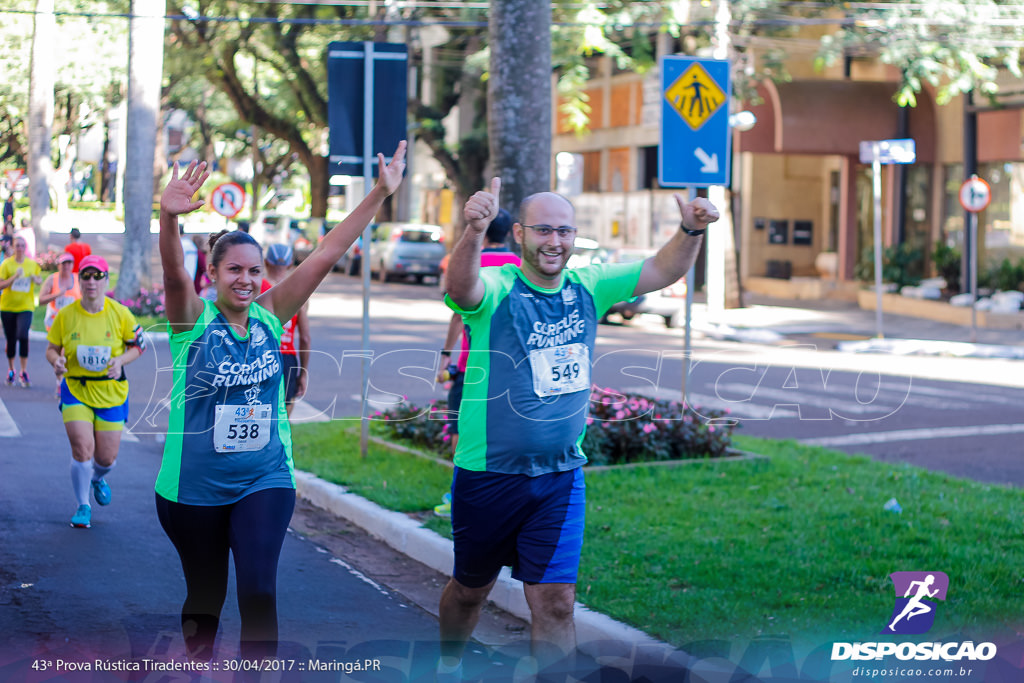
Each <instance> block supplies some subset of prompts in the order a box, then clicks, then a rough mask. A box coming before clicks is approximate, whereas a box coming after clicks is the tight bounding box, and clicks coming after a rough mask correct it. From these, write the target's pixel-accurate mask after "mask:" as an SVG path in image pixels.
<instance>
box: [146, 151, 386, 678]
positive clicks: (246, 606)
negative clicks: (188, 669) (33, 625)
mask: <svg viewBox="0 0 1024 683" xmlns="http://www.w3.org/2000/svg"><path fill="white" fill-rule="evenodd" d="M405 147H406V143H405V141H402V142H401V143H399V145H398V149H397V150H396V151H395V154H394V157H393V158H392V161H391V163H390V164H386V165H385V163H384V157H383V155H380V154H378V155H377V158H378V167H379V172H380V175H379V180H378V182H377V184H376V185H375V186H374V187H373V189H372V190H371V191H370V193H369V194H368V195H367V196H366V198H365V199H363V201H362V202H361V203H360V204H359V206H358V207H356V209H355V210H354V211H353V212H352V213H351V214H349V216H348V217H347V218H345V220H344V221H342V222H341V223H340V224H339V225H338V226H337V227H335V228H334V229H333V230H331V231H330V232H329V233H327V235H326V236H325V237H324V239H323V240H322V241H321V242H320V244H319V245H318V246H317V248H316V249H315V250H314V251H313V253H312V254H310V256H309V257H307V258H306V260H304V261H303V262H302V264H300V265H299V266H298V267H297V268H295V269H294V270H293V271H292V272H291V273H290V274H289V275H288V277H286V278H285V279H284V280H283V281H281V282H279V283H278V284H277V285H276V286H274V287H273V288H271V289H269V290H267V291H266V292H265V293H263V294H260V283H261V280H262V279H263V254H262V250H261V249H260V246H259V244H258V243H257V242H256V241H255V240H254V239H253V238H252V237H250V236H249V235H248V234H247V233H244V232H241V231H235V232H228V231H224V232H222V233H220V234H219V235H217V236H215V237H213V238H211V240H210V242H211V245H210V256H209V262H208V263H207V274H208V275H209V276H210V279H211V280H213V282H214V286H215V287H216V291H217V298H216V300H215V301H206V300H203V299H201V298H199V296H198V295H197V294H196V291H195V287H194V286H193V280H192V278H190V277H189V275H188V272H187V271H186V270H185V261H184V255H183V253H182V248H181V242H180V240H179V239H178V216H180V215H182V214H186V213H189V212H191V211H195V210H196V209H198V208H199V207H200V206H201V205H202V203H203V202H202V201H197V200H195V199H194V196H195V194H196V193H197V192H198V191H199V189H200V188H201V187H202V185H203V183H204V182H205V181H206V179H207V178H208V177H209V171H208V170H207V167H206V163H205V162H204V163H200V164H198V165H197V164H196V163H195V162H193V163H191V164H189V166H188V168H187V169H186V170H185V172H184V173H182V174H181V175H180V177H179V174H178V168H177V166H175V168H174V171H173V174H172V177H171V180H170V182H168V184H167V187H166V188H165V189H164V192H163V196H162V197H161V199H160V258H161V261H162V263H163V271H164V291H165V293H166V308H167V319H168V325H169V327H170V332H171V336H170V344H171V354H172V357H173V362H174V379H173V386H172V390H171V391H172V393H171V408H170V419H169V424H168V429H167V441H166V443H165V446H164V456H163V462H162V464H161V467H160V472H159V474H158V475H157V480H156V507H157V513H158V515H159V518H160V524H161V525H162V526H163V528H164V531H165V532H166V533H167V535H168V537H169V538H170V539H171V542H172V543H173V544H174V547H175V549H176V550H177V551H178V555H179V556H180V558H181V566H182V569H183V571H184V574H185V585H186V589H187V596H186V598H185V603H184V605H183V606H182V611H181V626H182V633H183V635H184V637H185V645H186V649H187V651H188V655H189V656H190V657H192V658H193V659H196V660H205V661H209V660H210V658H211V657H212V656H213V645H214V638H215V637H216V634H217V626H218V623H219V620H220V611H221V608H222V606H223V604H224V599H225V596H226V593H227V584H228V554H229V552H230V554H231V555H232V556H233V557H234V562H235V577H236V584H237V591H238V608H239V613H240V616H241V643H240V647H239V654H240V656H241V657H242V658H244V659H258V658H262V657H267V656H273V655H274V653H275V652H276V649H277V639H278V629H277V564H278V558H279V556H280V552H281V546H282V544H283V543H284V535H285V532H286V530H287V528H288V523H289V521H290V520H291V516H292V510H293V509H294V506H295V478H294V468H293V465H292V454H291V430H290V428H289V424H288V417H287V413H286V411H285V401H284V388H283V382H282V370H281V367H282V366H281V359H280V352H279V349H280V346H281V332H282V322H283V321H287V320H289V319H290V318H291V317H292V316H293V315H295V313H296V312H297V311H298V310H299V308H300V307H301V306H302V305H303V304H304V303H305V302H306V300H307V299H308V298H309V296H310V295H311V294H312V293H313V291H314V290H315V289H316V287H317V286H318V285H319V284H320V282H321V281H322V280H323V279H324V278H325V277H326V276H327V274H328V273H329V272H330V271H331V268H332V267H333V266H334V264H335V263H336V262H337V260H338V259H339V258H340V257H341V255H342V254H343V253H345V250H346V249H347V248H348V246H349V245H350V244H351V243H352V242H353V241H354V240H355V239H356V237H358V236H359V234H360V233H361V232H362V230H363V228H364V227H365V226H366V225H367V224H368V223H369V222H370V220H372V218H373V216H374V214H376V213H377V211H378V209H380V207H381V204H383V202H384V200H385V199H386V198H387V197H388V196H389V195H390V194H392V193H393V192H394V191H395V190H396V189H397V188H398V185H399V184H400V183H401V180H402V173H403V171H404V169H405Z"/></svg>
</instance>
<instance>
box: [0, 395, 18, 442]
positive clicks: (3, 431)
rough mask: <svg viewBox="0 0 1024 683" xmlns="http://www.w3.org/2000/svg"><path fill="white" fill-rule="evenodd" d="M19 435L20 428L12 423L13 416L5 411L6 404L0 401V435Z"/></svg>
mask: <svg viewBox="0 0 1024 683" xmlns="http://www.w3.org/2000/svg"><path fill="white" fill-rule="evenodd" d="M4 436H21V430H20V429H18V425H16V424H14V418H13V417H11V414H10V413H9V412H7V406H5V405H4V402H3V401H0V437H4Z"/></svg>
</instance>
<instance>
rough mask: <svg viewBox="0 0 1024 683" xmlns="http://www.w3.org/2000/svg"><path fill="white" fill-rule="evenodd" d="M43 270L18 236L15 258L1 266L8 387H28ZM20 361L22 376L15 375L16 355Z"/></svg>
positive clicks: (0, 294)
mask: <svg viewBox="0 0 1024 683" xmlns="http://www.w3.org/2000/svg"><path fill="white" fill-rule="evenodd" d="M42 272H43V269H42V268H40V267H39V264H38V263H36V262H35V260H34V259H33V258H32V257H31V256H29V255H28V242H27V241H26V239H25V237H24V236H23V235H22V234H21V233H19V234H17V235H16V236H15V237H14V255H13V256H9V257H7V258H6V259H4V261H3V263H0V323H2V325H3V329H4V337H6V339H7V386H14V383H15V381H17V383H18V384H19V385H20V386H22V387H25V388H28V387H30V386H31V385H32V382H31V381H30V380H29V378H28V333H29V330H30V329H31V328H32V312H33V311H34V310H35V308H36V287H38V286H39V285H40V283H42V281H43V276H42ZM16 351H17V353H18V356H19V357H20V359H21V373H20V374H18V375H16V374H15V372H14V354H15V352H16Z"/></svg>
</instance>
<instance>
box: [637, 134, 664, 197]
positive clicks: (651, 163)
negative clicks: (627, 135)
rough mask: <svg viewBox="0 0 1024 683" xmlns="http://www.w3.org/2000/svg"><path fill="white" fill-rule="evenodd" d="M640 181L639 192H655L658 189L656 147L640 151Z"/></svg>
mask: <svg viewBox="0 0 1024 683" xmlns="http://www.w3.org/2000/svg"><path fill="white" fill-rule="evenodd" d="M639 152H640V179H639V183H638V186H639V187H640V189H641V190H656V189H658V187H660V186H659V185H658V146H657V145H651V146H650V147H641V148H640V150H639Z"/></svg>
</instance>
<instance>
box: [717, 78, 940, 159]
mask: <svg viewBox="0 0 1024 683" xmlns="http://www.w3.org/2000/svg"><path fill="white" fill-rule="evenodd" d="M897 87H898V86H897V83H896V82H894V81H892V82H890V81H886V82H878V81H836V80H825V79H821V80H806V81H791V82H789V83H771V82H766V83H764V84H762V85H761V86H760V87H759V88H758V91H759V92H760V93H761V97H762V98H763V100H764V101H763V102H762V103H761V104H759V105H757V106H754V107H750V108H749V109H750V111H751V112H753V113H754V115H756V116H757V125H755V126H754V127H753V128H752V129H751V130H749V131H746V132H743V133H740V135H739V141H738V145H737V149H738V151H741V152H754V153H776V154H842V155H854V156H856V155H858V154H859V149H860V143H861V141H864V140H891V139H894V138H897V137H910V138H913V139H914V140H915V142H916V147H917V160H918V162H920V163H931V162H933V161H934V160H935V137H936V122H935V103H934V101H933V100H932V98H931V96H930V95H929V94H928V93H927V92H921V93H918V95H917V106H916V107H911V108H908V114H909V130H908V133H907V134H906V135H900V134H899V116H900V111H899V109H900V107H899V105H897V104H896V102H895V101H894V100H893V96H894V94H895V93H896V89H897Z"/></svg>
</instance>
